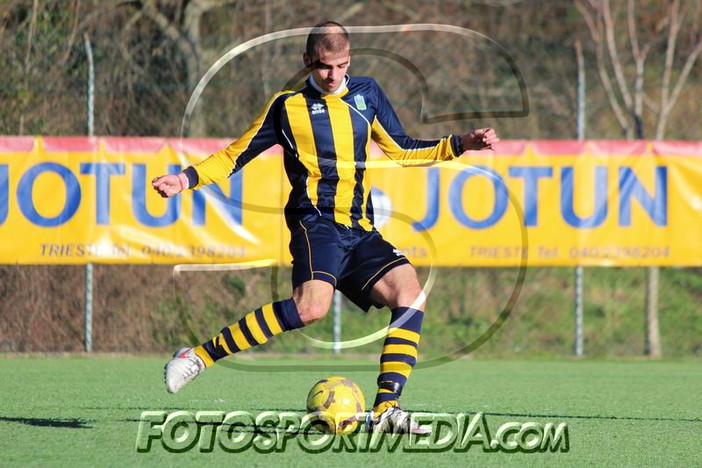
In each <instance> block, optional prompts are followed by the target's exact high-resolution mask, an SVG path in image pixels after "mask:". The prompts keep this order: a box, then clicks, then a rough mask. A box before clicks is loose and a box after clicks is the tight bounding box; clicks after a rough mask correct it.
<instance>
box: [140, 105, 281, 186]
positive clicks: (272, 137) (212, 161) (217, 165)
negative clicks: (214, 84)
mask: <svg viewBox="0 0 702 468" xmlns="http://www.w3.org/2000/svg"><path fill="white" fill-rule="evenodd" d="M281 95H282V93H279V94H276V95H275V96H273V97H272V98H271V99H270V100H269V101H268V102H267V103H266V105H265V107H264V108H263V111H262V112H261V113H260V114H259V116H258V117H257V118H256V120H254V121H253V123H252V124H251V125H250V126H249V128H248V129H247V130H246V131H245V132H244V134H243V135H242V136H241V137H240V138H239V139H237V140H235V141H233V142H232V143H231V144H230V145H229V146H227V147H226V148H222V149H221V150H219V151H217V152H216V153H213V154H211V155H210V156H208V157H207V158H206V159H204V160H203V161H201V162H199V163H197V164H195V165H193V166H190V167H188V168H186V169H185V170H184V171H183V172H181V173H180V174H170V175H163V176H160V177H156V178H155V179H154V180H152V181H151V184H152V186H153V187H154V190H156V191H157V192H158V193H159V194H160V195H161V196H162V197H172V196H174V195H177V194H178V193H180V192H182V191H183V190H185V189H187V188H191V189H199V188H200V187H202V186H203V185H207V184H211V183H214V182H219V181H222V180H224V179H226V178H228V177H230V176H231V175H232V174H234V173H235V172H237V171H239V170H240V169H241V168H242V167H244V165H245V164H246V163H248V162H249V161H251V160H252V159H253V158H255V157H256V156H258V155H259V154H260V153H262V152H263V151H265V150H267V149H268V148H270V147H271V146H273V145H274V144H276V143H278V137H277V132H276V129H275V127H276V126H275V114H276V110H275V108H276V106H278V105H280V103H279V101H278V98H279V97H280V96H281Z"/></svg>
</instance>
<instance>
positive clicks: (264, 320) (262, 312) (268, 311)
mask: <svg viewBox="0 0 702 468" xmlns="http://www.w3.org/2000/svg"><path fill="white" fill-rule="evenodd" d="M304 326H305V324H304V323H303V322H302V319H301V318H300V313H299V312H298V311H297V306H295V302H294V301H293V300H292V299H286V300H284V301H278V302H274V303H272V304H266V305H264V306H263V307H261V308H258V309H256V310H254V311H253V312H249V313H248V314H246V316H244V318H242V319H240V320H239V321H238V322H236V323H235V324H233V325H231V326H229V327H224V328H222V331H221V332H220V333H219V335H217V336H215V337H214V338H212V339H211V340H209V341H206V342H205V343H203V344H201V345H200V346H196V347H195V354H197V355H198V356H200V358H202V360H203V361H204V362H205V365H206V366H207V367H209V366H211V365H213V364H214V363H215V361H217V360H219V359H222V358H223V357H226V356H229V355H230V354H234V353H238V352H239V351H244V350H246V349H249V348H252V347H254V346H258V345H262V344H263V343H265V342H266V341H268V339H269V338H270V337H272V336H275V335H279V334H281V333H283V332H285V331H289V330H295V329H296V328H301V327H304Z"/></svg>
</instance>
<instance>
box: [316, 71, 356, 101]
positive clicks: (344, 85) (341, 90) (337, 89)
mask: <svg viewBox="0 0 702 468" xmlns="http://www.w3.org/2000/svg"><path fill="white" fill-rule="evenodd" d="M308 80H309V82H310V85H311V86H312V87H313V88H314V89H315V90H317V91H319V93H320V94H321V95H322V96H326V95H334V94H340V93H342V92H343V91H344V90H345V89H346V83H348V82H349V75H346V76H345V77H344V81H342V82H341V84H340V85H339V87H338V88H336V89H335V90H334V91H325V90H323V89H322V87H321V86H319V85H318V84H317V82H316V81H314V77H313V76H312V75H310V76H309V78H308Z"/></svg>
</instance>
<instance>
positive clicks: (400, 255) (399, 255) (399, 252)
mask: <svg viewBox="0 0 702 468" xmlns="http://www.w3.org/2000/svg"><path fill="white" fill-rule="evenodd" d="M392 252H393V253H394V254H395V255H397V256H398V257H404V256H405V254H403V253H402V252H401V251H399V250H397V249H392Z"/></svg>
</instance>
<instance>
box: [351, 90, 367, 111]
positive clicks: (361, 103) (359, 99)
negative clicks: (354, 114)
mask: <svg viewBox="0 0 702 468" xmlns="http://www.w3.org/2000/svg"><path fill="white" fill-rule="evenodd" d="M353 100H354V102H355V103H356V109H358V110H366V109H367V107H366V100H365V99H364V98H363V94H357V95H355V96H354V97H353Z"/></svg>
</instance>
